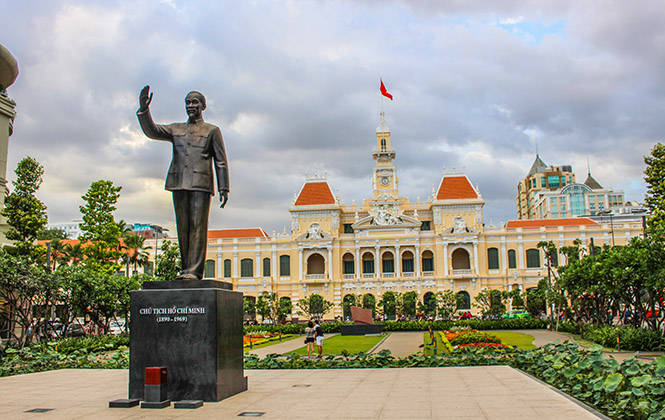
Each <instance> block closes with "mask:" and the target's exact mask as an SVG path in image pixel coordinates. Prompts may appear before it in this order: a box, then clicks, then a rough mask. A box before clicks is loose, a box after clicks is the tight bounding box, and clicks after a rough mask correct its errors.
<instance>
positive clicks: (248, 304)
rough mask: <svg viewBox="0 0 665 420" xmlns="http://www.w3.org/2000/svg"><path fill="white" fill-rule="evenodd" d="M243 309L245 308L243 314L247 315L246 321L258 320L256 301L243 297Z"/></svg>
mask: <svg viewBox="0 0 665 420" xmlns="http://www.w3.org/2000/svg"><path fill="white" fill-rule="evenodd" d="M242 308H243V313H244V314H245V319H255V318H256V299H254V298H252V297H250V296H243V297H242Z"/></svg>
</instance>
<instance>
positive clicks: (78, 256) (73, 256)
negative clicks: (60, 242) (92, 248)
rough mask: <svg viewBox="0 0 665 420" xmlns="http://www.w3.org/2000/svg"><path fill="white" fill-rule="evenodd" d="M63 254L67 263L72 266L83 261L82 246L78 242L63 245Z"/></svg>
mask: <svg viewBox="0 0 665 420" xmlns="http://www.w3.org/2000/svg"><path fill="white" fill-rule="evenodd" d="M64 252H65V254H66V255H67V259H68V262H71V263H72V264H78V263H80V262H81V261H82V260H83V245H81V243H80V242H78V243H75V244H65V247H64Z"/></svg>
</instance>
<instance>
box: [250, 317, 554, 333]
mask: <svg viewBox="0 0 665 420" xmlns="http://www.w3.org/2000/svg"><path fill="white" fill-rule="evenodd" d="M348 324H350V323H349V322H346V323H342V322H324V323H322V324H321V327H323V332H324V333H337V332H339V331H340V326H341V325H348ZM379 324H381V323H379ZM430 325H431V326H432V329H433V330H440V331H443V330H448V329H451V328H453V327H470V328H473V329H475V330H523V329H543V328H547V327H548V325H549V324H548V321H547V320H542V319H502V320H497V321H489V320H480V319H469V320H464V321H387V322H384V323H383V329H384V331H427V328H428V326H430ZM305 327H306V325H305V324H284V325H251V326H246V327H245V334H248V333H250V332H253V331H267V332H279V331H281V332H282V333H283V334H304V332H305Z"/></svg>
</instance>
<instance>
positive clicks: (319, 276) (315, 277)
mask: <svg viewBox="0 0 665 420" xmlns="http://www.w3.org/2000/svg"><path fill="white" fill-rule="evenodd" d="M325 278H326V275H325V274H308V275H307V280H322V279H325Z"/></svg>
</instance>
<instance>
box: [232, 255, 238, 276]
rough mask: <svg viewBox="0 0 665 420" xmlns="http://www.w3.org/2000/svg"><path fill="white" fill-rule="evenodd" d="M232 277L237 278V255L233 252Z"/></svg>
mask: <svg viewBox="0 0 665 420" xmlns="http://www.w3.org/2000/svg"><path fill="white" fill-rule="evenodd" d="M233 277H234V278H238V253H237V252H235V251H234V252H233Z"/></svg>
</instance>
